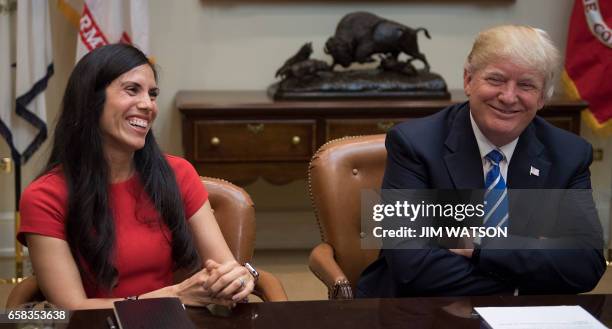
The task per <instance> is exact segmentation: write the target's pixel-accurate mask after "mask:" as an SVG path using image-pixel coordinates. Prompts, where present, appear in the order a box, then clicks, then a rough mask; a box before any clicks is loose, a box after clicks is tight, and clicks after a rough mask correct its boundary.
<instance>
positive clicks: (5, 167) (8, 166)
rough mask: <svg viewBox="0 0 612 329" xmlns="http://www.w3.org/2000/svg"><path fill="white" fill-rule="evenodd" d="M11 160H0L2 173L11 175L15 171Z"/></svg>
mask: <svg viewBox="0 0 612 329" xmlns="http://www.w3.org/2000/svg"><path fill="white" fill-rule="evenodd" d="M12 164H13V162H12V161H11V158H2V159H0V172H4V173H7V174H8V173H10V172H11V171H12V170H13V166H12Z"/></svg>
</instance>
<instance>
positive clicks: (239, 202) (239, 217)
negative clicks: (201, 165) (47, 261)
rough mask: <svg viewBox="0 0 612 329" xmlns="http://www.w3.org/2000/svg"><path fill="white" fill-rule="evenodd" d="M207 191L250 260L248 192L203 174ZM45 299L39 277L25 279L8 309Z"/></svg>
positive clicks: (236, 247) (182, 274) (242, 257)
mask: <svg viewBox="0 0 612 329" xmlns="http://www.w3.org/2000/svg"><path fill="white" fill-rule="evenodd" d="M201 179H202V183H204V185H205V186H206V189H207V190H208V200H209V201H210V205H211V207H212V208H213V210H214V213H215V218H216V219H217V222H218V223H219V227H220V228H221V232H222V233H223V237H224V238H225V241H226V242H227V244H228V246H229V248H230V250H231V251H232V254H233V255H234V257H235V258H236V260H237V261H238V262H240V263H244V262H246V261H250V260H251V258H252V257H253V249H254V245H255V206H254V204H253V201H252V200H251V197H250V196H249V194H248V193H247V192H246V191H245V190H244V189H242V188H240V187H238V186H236V185H234V184H232V183H230V182H228V181H225V180H222V179H218V178H211V177H201ZM187 275H188V273H187V272H186V271H181V270H179V271H177V272H176V273H175V275H174V278H175V281H182V280H183V279H186V278H187ZM38 300H44V298H43V296H42V294H41V293H40V290H39V288H38V283H37V282H36V277H35V276H32V277H29V278H26V279H25V280H24V281H22V282H21V283H19V284H17V285H16V286H15V287H14V288H13V290H12V291H11V293H10V294H9V297H8V299H7V302H6V307H7V308H16V307H19V306H20V305H22V304H25V303H28V302H32V301H38Z"/></svg>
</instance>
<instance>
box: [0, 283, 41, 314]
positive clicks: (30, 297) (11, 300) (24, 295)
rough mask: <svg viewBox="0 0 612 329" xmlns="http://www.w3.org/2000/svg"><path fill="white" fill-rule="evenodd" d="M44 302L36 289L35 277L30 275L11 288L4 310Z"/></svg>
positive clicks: (38, 289)
mask: <svg viewBox="0 0 612 329" xmlns="http://www.w3.org/2000/svg"><path fill="white" fill-rule="evenodd" d="M44 300H45V297H44V296H43V294H42V292H41V291H40V288H39V287H38V281H36V276H34V275H32V276H29V277H27V278H25V279H23V280H22V281H21V282H19V283H18V284H17V285H15V287H13V289H12V290H11V293H10V294H9V296H8V298H7V299H6V308H7V309H16V308H19V307H21V306H22V305H23V304H26V303H31V302H38V301H44Z"/></svg>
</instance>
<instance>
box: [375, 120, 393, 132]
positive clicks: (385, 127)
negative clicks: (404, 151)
mask: <svg viewBox="0 0 612 329" xmlns="http://www.w3.org/2000/svg"><path fill="white" fill-rule="evenodd" d="M393 126H395V122H393V121H379V122H378V123H377V124H376V127H378V129H380V130H382V131H384V132H388V131H389V130H391V128H393Z"/></svg>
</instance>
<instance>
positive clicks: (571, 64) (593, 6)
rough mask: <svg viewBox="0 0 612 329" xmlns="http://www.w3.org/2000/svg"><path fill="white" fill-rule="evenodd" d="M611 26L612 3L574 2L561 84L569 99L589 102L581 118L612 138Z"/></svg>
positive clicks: (576, 0) (596, 130) (588, 0)
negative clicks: (573, 98)
mask: <svg viewBox="0 0 612 329" xmlns="http://www.w3.org/2000/svg"><path fill="white" fill-rule="evenodd" d="M608 23H610V25H609V24H608ZM609 26H612V0H602V1H598V0H575V3H574V9H573V11H572V17H571V19H570V25H569V32H568V37H567V50H566V55H565V70H564V72H563V76H562V78H563V79H562V80H563V83H564V86H565V89H566V92H567V93H568V94H569V95H570V96H573V97H575V98H581V99H584V100H586V101H587V102H589V108H588V109H587V110H586V111H584V112H583V115H582V117H583V120H585V122H586V123H587V124H589V126H591V127H592V128H593V130H594V131H595V132H596V133H598V134H600V135H612V29H611V28H610V27H609Z"/></svg>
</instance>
